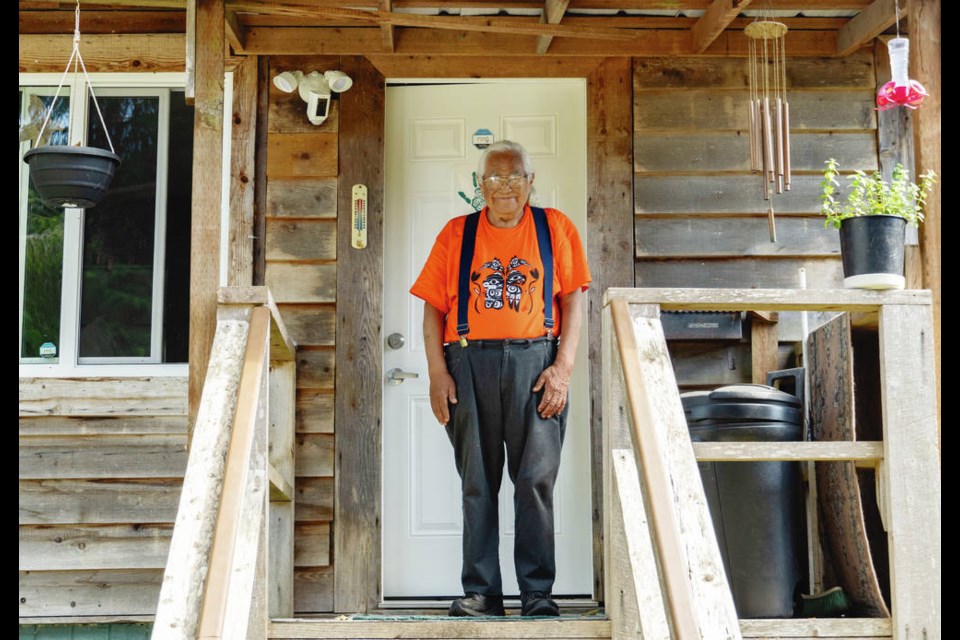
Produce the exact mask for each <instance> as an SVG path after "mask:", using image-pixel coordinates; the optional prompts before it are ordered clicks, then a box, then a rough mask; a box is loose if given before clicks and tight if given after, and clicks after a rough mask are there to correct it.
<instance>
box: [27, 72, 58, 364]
mask: <svg viewBox="0 0 960 640" xmlns="http://www.w3.org/2000/svg"><path fill="white" fill-rule="evenodd" d="M20 95H21V109H20V122H19V127H20V140H21V141H33V140H35V138H36V136H37V134H38V133H39V131H40V127H41V125H42V124H43V118H44V116H45V115H46V110H47V108H48V107H49V105H50V103H51V102H52V101H53V96H38V95H35V94H33V93H31V92H30V90H26V91H25V92H23V93H21V94H20ZM69 121H70V114H69V103H68V101H67V100H66V99H63V97H61V99H59V100H57V103H56V105H55V106H54V111H53V114H52V115H51V117H50V122H49V123H47V128H46V129H45V130H44V134H43V142H44V144H66V143H67V135H68V130H67V129H68V125H69ZM23 167H24V169H25V170H26V168H27V166H26V165H23ZM26 191H27V193H26V194H25V195H26V228H25V230H24V231H25V237H24V239H23V242H22V244H21V245H20V246H21V250H22V252H23V254H22V255H21V256H20V259H21V260H22V261H23V297H22V299H21V304H22V305H23V326H22V340H21V343H20V357H21V358H23V359H32V358H39V357H40V346H41V345H43V344H44V343H48V342H49V343H51V344H53V345H54V346H55V347H56V349H57V353H59V348H60V296H61V283H62V282H63V209H59V208H57V209H54V208H52V207H48V206H46V205H44V204H43V202H42V201H41V200H40V196H39V195H38V194H37V192H36V190H35V189H34V188H33V186H32V185H28V186H27V188H26ZM20 197H21V199H22V198H23V197H24V194H23V193H22V191H21V194H20ZM20 210H21V211H23V208H22V207H21V209H20ZM21 229H24V227H21ZM45 361H47V362H57V358H51V357H50V356H49V355H48V356H47V358H45Z"/></svg>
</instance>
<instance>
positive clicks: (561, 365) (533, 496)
mask: <svg viewBox="0 0 960 640" xmlns="http://www.w3.org/2000/svg"><path fill="white" fill-rule="evenodd" d="M478 176H479V179H480V184H481V189H482V191H483V196H484V199H485V201H486V206H485V207H484V208H483V210H482V211H480V212H477V213H473V214H471V215H467V216H461V217H458V218H454V219H453V220H451V221H450V222H448V223H447V225H446V226H445V227H444V228H443V230H442V231H441V232H440V235H438V236H437V239H436V242H435V244H434V246H433V249H432V250H431V252H430V257H429V258H428V259H427V262H426V264H425V265H424V267H423V271H422V272H421V273H420V276H419V277H418V278H417V281H416V283H415V284H414V285H413V288H412V289H411V290H410V292H411V293H412V294H413V295H415V296H417V297H419V298H421V299H423V300H424V313H423V337H424V345H425V349H426V354H427V362H428V367H429V373H430V403H431V407H432V409H433V413H434V415H436V417H437V420H439V421H440V422H441V423H442V424H444V425H446V430H447V435H448V436H449V438H450V442H451V443H452V444H453V449H454V455H455V458H456V466H457V471H458V472H459V474H460V478H461V484H462V489H463V571H462V573H461V582H462V584H463V591H464V597H462V598H458V599H457V600H454V602H453V603H452V604H451V605H450V615H451V616H482V615H495V616H502V615H504V609H503V587H502V584H501V578H500V560H499V553H498V551H499V522H498V508H497V494H498V493H499V490H500V482H501V479H502V476H503V464H504V450H506V463H507V470H508V472H509V474H510V479H511V480H512V481H513V483H514V486H515V491H514V510H515V516H516V524H515V531H516V538H515V542H514V563H515V566H516V571H517V581H518V582H519V587H520V599H521V603H522V615H524V616H556V615H559V611H558V608H557V604H556V602H555V601H554V600H553V598H552V596H551V590H552V588H553V582H554V577H555V574H556V563H555V560H554V535H553V487H554V483H555V482H556V478H557V470H558V468H559V465H560V447H561V445H562V443H563V435H564V429H565V426H566V415H567V410H566V409H567V406H566V405H567V387H568V385H569V383H570V374H571V371H572V369H573V360H574V355H575V353H576V350H577V341H578V339H579V334H580V327H581V322H582V314H583V291H585V290H586V289H587V287H588V286H589V284H590V272H589V269H588V268H587V262H586V258H585V256H584V252H583V246H582V244H581V242H580V236H579V235H578V233H577V230H576V228H575V227H574V225H573V223H572V222H571V221H570V220H569V219H568V218H567V217H566V216H565V215H563V214H562V213H561V212H559V211H557V210H555V209H540V208H537V207H531V206H530V204H529V202H528V201H529V198H530V192H531V190H532V188H533V180H534V173H533V166H532V164H531V162H530V156H529V154H528V153H527V151H526V150H525V149H524V148H523V147H522V146H520V145H519V144H517V143H514V142H509V141H506V140H504V141H500V142H497V143H494V144H493V145H491V146H490V147H488V148H487V149H486V150H485V151H484V153H483V155H482V156H481V158H480V165H479V168H478ZM561 325H562V336H563V339H562V340H561V339H560V336H561Z"/></svg>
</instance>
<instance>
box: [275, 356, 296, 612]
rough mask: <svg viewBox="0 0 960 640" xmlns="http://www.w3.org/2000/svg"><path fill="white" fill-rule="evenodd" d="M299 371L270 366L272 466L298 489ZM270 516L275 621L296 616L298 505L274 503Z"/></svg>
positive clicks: (282, 364)
mask: <svg viewBox="0 0 960 640" xmlns="http://www.w3.org/2000/svg"><path fill="white" fill-rule="evenodd" d="M296 386H297V369H296V362H295V361H293V360H290V361H286V362H272V363H271V364H270V456H269V461H270V466H271V467H272V468H273V469H275V470H276V471H277V472H278V473H279V475H280V477H281V478H283V481H284V484H285V485H286V486H291V487H292V486H294V450H295V449H296V446H295V442H294V429H295V421H296V416H295V412H296ZM269 506H270V508H269V511H268V514H269V535H268V537H269V539H270V541H271V542H270V548H269V556H268V557H269V560H268V562H269V570H268V575H269V578H270V584H269V595H268V601H269V611H270V616H271V617H278V618H290V617H292V616H293V544H294V535H293V529H294V522H293V518H294V504H293V502H292V501H290V500H283V501H271V502H270V505H269Z"/></svg>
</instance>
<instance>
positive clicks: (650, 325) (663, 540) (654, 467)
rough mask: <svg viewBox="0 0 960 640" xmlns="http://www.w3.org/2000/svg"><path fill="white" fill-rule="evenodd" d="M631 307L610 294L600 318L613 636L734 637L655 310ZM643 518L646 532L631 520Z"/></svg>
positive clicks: (735, 627) (736, 629)
mask: <svg viewBox="0 0 960 640" xmlns="http://www.w3.org/2000/svg"><path fill="white" fill-rule="evenodd" d="M640 311H641V313H640V316H638V317H636V318H635V317H633V316H631V311H630V308H629V307H628V304H627V302H626V301H625V300H623V299H610V300H608V303H607V305H606V309H605V316H604V334H605V335H604V361H605V362H604V407H605V410H604V438H605V445H604V466H605V473H604V478H605V482H604V494H605V510H606V511H609V512H610V514H609V515H606V516H605V517H606V518H607V523H608V529H609V530H610V531H609V537H608V538H607V539H608V540H609V544H608V545H607V546H608V547H609V549H608V550H605V559H606V563H605V564H606V569H607V571H605V575H606V576H607V589H608V590H607V591H605V593H606V598H605V599H606V602H607V604H608V612H609V615H610V617H611V621H612V633H613V637H614V638H620V637H636V635H637V633H638V632H639V635H641V636H642V637H644V638H646V637H656V638H663V637H672V638H679V639H682V640H688V639H695V638H740V637H741V635H740V626H739V621H738V619H737V614H736V609H735V608H734V604H733V596H732V594H731V592H730V589H729V587H728V586H727V581H726V575H725V574H724V570H723V561H722V559H721V556H720V550H719V547H718V545H717V540H716V537H715V535H714V533H713V528H712V525H711V521H710V513H709V510H708V508H707V505H706V496H705V494H704V492H703V487H702V484H701V483H700V479H699V475H698V474H699V472H698V469H697V465H696V460H695V458H694V454H693V448H692V445H691V443H690V439H689V435H688V434H687V432H686V424H685V421H684V416H683V408H682V406H681V402H680V395H679V391H678V388H677V385H676V381H675V378H674V375H673V368H672V364H671V362H670V356H669V353H668V351H667V345H666V340H665V339H664V337H663V330H662V328H661V326H660V319H659V314H658V313H654V312H653V310H652V309H641V310H640ZM635 323H636V324H637V325H642V326H635ZM608 387H609V388H608ZM684 440H685V441H684ZM607 467H609V469H607ZM641 487H642V488H641ZM647 517H649V520H650V527H649V533H648V532H647V530H646V527H643V526H639V525H638V523H640V525H642V524H644V523H645V522H646V519H647ZM610 538H613V539H612V540H610ZM616 554H619V555H622V556H623V558H614V557H613V556H614V555H616ZM644 555H646V556H648V557H647V558H644V557H642V556H644ZM624 559H629V561H628V562H626V563H625V562H624ZM625 564H626V565H629V568H628V569H626V568H625V566H624V565H625ZM625 569H626V574H625ZM657 574H659V580H657V579H652V578H656V576H657ZM625 583H629V584H625ZM661 584H662V591H661ZM627 600H630V601H631V602H627ZM641 603H642V604H641ZM631 618H634V619H632V620H631Z"/></svg>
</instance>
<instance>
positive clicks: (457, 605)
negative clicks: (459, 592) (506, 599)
mask: <svg viewBox="0 0 960 640" xmlns="http://www.w3.org/2000/svg"><path fill="white" fill-rule="evenodd" d="M449 615H451V616H454V617H457V618H462V617H464V616H503V615H506V613H505V612H504V610H503V596H485V595H483V594H482V593H468V594H467V595H465V596H463V597H462V598H457V599H456V600H454V601H453V602H451V603H450V612H449Z"/></svg>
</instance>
